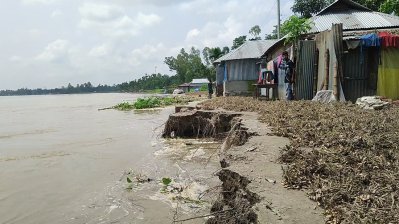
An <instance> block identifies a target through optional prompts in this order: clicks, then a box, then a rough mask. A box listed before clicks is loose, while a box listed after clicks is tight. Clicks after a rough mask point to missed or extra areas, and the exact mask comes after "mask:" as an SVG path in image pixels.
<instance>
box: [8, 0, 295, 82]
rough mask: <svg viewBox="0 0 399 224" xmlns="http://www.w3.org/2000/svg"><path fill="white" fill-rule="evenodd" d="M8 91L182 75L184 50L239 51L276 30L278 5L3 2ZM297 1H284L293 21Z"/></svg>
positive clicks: (236, 1)
mask: <svg viewBox="0 0 399 224" xmlns="http://www.w3.org/2000/svg"><path fill="white" fill-rule="evenodd" d="M1 3H2V4H1V8H0V30H1V34H0V89H18V88H55V87H61V86H67V85H68V83H71V84H72V85H74V86H75V85H76V84H81V83H85V82H89V81H90V82H91V83H92V84H93V85H98V84H108V85H112V84H118V83H122V82H125V81H131V80H134V79H138V78H140V77H142V76H143V75H145V74H152V73H155V72H157V73H161V74H168V75H174V72H173V71H170V70H169V68H168V67H167V65H165V64H164V59H165V57H168V56H176V55H177V54H178V53H179V51H180V49H181V48H186V49H188V48H191V47H192V46H194V47H196V48H197V49H201V50H202V49H203V48H204V47H206V46H207V47H224V46H229V47H231V46H232V42H233V39H234V38H235V37H238V36H241V35H248V31H249V29H250V28H251V27H253V26H254V25H259V26H260V28H261V29H262V34H261V35H262V37H264V36H265V34H266V33H270V32H271V31H272V30H273V25H275V24H276V20H277V19H276V18H277V6H276V5H277V4H276V1H275V0H266V1H265V0H245V1H244V0H223V1H222V0H1ZM292 4H293V0H281V17H282V19H283V20H284V19H285V18H287V17H289V16H290V15H291V14H292V12H291V7H292Z"/></svg>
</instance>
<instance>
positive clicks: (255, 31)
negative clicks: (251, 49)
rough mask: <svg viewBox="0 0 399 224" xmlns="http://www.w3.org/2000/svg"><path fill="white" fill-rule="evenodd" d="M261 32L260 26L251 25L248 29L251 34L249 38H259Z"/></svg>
mask: <svg viewBox="0 0 399 224" xmlns="http://www.w3.org/2000/svg"><path fill="white" fill-rule="evenodd" d="M261 32H262V30H261V29H260V27H259V26H258V25H256V26H253V27H252V28H251V29H250V30H249V34H251V36H252V38H251V39H249V40H261V39H262V38H261V37H260V36H259V35H260V33H261Z"/></svg>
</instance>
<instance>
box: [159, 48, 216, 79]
mask: <svg viewBox="0 0 399 224" xmlns="http://www.w3.org/2000/svg"><path fill="white" fill-rule="evenodd" d="M164 62H165V64H167V65H168V66H169V69H170V70H171V71H176V76H177V77H178V79H179V81H180V82H191V81H192V79H193V78H203V77H204V76H206V75H208V73H209V72H208V71H207V67H206V66H205V65H204V64H203V63H202V60H201V56H200V50H197V49H195V48H194V47H192V48H191V49H190V52H189V53H187V52H186V51H185V49H184V48H182V49H181V50H180V53H179V54H178V55H177V56H176V57H173V56H171V57H166V58H165V61H164Z"/></svg>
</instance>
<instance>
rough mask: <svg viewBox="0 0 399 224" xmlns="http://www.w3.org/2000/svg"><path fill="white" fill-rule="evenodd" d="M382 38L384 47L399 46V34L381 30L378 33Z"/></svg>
mask: <svg viewBox="0 0 399 224" xmlns="http://www.w3.org/2000/svg"><path fill="white" fill-rule="evenodd" d="M378 36H379V37H380V38H381V45H382V47H395V48H399V35H393V34H390V33H387V32H381V33H379V34H378Z"/></svg>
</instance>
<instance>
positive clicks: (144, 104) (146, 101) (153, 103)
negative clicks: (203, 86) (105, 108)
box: [112, 96, 193, 111]
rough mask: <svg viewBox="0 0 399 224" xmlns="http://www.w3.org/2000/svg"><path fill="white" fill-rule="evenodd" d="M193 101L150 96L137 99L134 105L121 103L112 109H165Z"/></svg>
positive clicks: (186, 98)
mask: <svg viewBox="0 0 399 224" xmlns="http://www.w3.org/2000/svg"><path fill="white" fill-rule="evenodd" d="M191 101H193V99H192V98H189V97H158V96H152V97H148V98H138V99H137V100H136V101H135V102H134V103H129V102H123V103H120V104H118V105H116V106H114V107H112V108H113V109H117V110H122V111H128V110H134V109H137V110H139V109H148V108H157V107H165V106H170V105H175V104H187V103H189V102H191Z"/></svg>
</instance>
